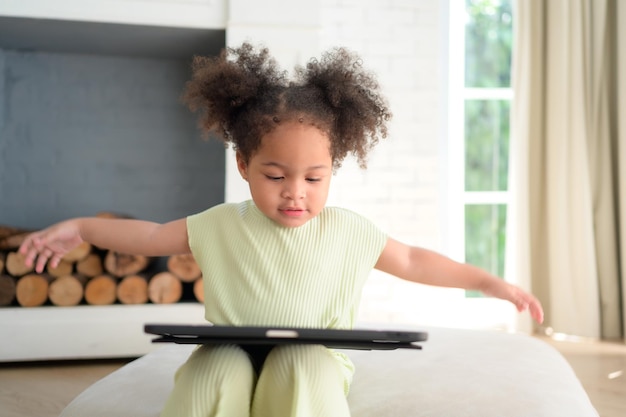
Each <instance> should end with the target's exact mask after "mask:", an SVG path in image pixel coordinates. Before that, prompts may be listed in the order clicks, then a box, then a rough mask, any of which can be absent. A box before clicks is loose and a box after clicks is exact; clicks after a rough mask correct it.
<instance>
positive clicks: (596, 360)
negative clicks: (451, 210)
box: [0, 338, 626, 417]
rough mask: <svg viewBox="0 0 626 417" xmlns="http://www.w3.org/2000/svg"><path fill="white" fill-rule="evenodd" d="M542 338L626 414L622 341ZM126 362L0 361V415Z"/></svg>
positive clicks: (53, 399)
mask: <svg viewBox="0 0 626 417" xmlns="http://www.w3.org/2000/svg"><path fill="white" fill-rule="evenodd" d="M543 340H545V341H547V342H548V343H550V344H552V345H553V346H554V347H555V348H556V349H558V350H559V351H560V352H561V353H562V354H563V356H564V357H565V358H566V359H567V360H568V361H569V363H570V364H571V365H572V368H573V369H574V371H575V372H576V374H577V375H578V377H579V378H580V380H581V382H582V384H583V386H584V387H585V389H586V390H587V393H588V394H589V397H590V399H591V402H592V403H593V404H594V405H595V407H596V409H597V410H598V413H599V414H600V417H624V416H626V345H624V344H619V343H607V342H602V343H599V342H589V341H582V342H571V341H557V340H553V339H547V338H543ZM127 362H128V360H105V361H68V362H51V363H36V364H0V416H1V417H32V416H37V417H58V415H59V413H60V412H61V410H62V409H63V408H64V407H65V406H66V405H67V404H68V403H69V402H70V401H71V400H72V399H73V398H74V397H75V396H76V395H78V394H79V393H80V392H81V391H82V390H84V389H85V388H87V387H88V386H89V385H91V384H92V383H94V382H95V381H97V380H98V379H100V378H102V377H104V376H105V375H107V374H109V373H111V372H113V371H115V370H116V369H118V368H119V367H121V366H123V365H124V364H125V363H127Z"/></svg>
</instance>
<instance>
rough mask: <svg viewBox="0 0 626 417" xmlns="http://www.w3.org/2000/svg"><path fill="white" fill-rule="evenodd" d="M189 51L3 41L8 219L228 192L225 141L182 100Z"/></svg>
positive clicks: (143, 206) (0, 191) (3, 219)
mask: <svg viewBox="0 0 626 417" xmlns="http://www.w3.org/2000/svg"><path fill="white" fill-rule="evenodd" d="M188 64H189V63H188V61H180V60H169V59H149V58H141V59H139V58H133V57H121V56H104V55H87V54H68V53H47V52H42V51H13V50H6V49H5V50H2V49H0V103H2V107H3V109H2V110H3V111H2V112H1V113H0V224H8V225H12V226H18V227H24V228H40V227H44V226H46V225H49V224H51V223H53V222H56V221H59V220H62V219H65V218H68V217H73V216H86V215H94V214H95V213H97V212H98V211H105V210H108V211H116V212H120V213H125V214H129V215H132V216H135V217H139V218H144V219H149V220H156V221H166V220H171V219H175V218H179V217H183V216H185V215H187V214H189V213H190V212H195V211H199V210H202V209H204V208H206V207H208V206H210V205H214V204H217V203H219V202H221V201H223V198H224V151H223V147H222V145H220V144H218V143H216V142H204V141H202V140H201V138H200V135H199V133H198V131H197V129H196V124H195V119H194V116H193V115H192V114H191V113H190V112H189V111H188V110H187V109H186V108H185V107H184V106H183V105H182V104H181V103H180V101H179V96H180V93H181V91H182V87H183V85H184V82H185V81H186V80H187V79H188V78H189V69H188V67H189V65H188Z"/></svg>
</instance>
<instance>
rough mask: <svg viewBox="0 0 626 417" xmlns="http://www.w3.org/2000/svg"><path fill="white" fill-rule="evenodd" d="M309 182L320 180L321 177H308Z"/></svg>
mask: <svg viewBox="0 0 626 417" xmlns="http://www.w3.org/2000/svg"><path fill="white" fill-rule="evenodd" d="M306 180H307V181H308V182H320V181H321V179H320V178H307V179H306Z"/></svg>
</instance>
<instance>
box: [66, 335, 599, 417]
mask: <svg viewBox="0 0 626 417" xmlns="http://www.w3.org/2000/svg"><path fill="white" fill-rule="evenodd" d="M420 330H422V329H420ZM424 330H426V331H428V332H429V340H428V341H427V342H424V343H423V344H422V345H423V350H406V349H399V350H395V351H357V350H346V351H345V352H347V353H348V355H349V356H350V357H351V359H352V360H353V361H354V363H355V365H356V369H357V370H356V374H355V377H354V382H353V384H352V388H351V392H350V396H349V397H348V400H349V404H350V409H351V414H352V416H353V417H392V416H398V417H417V416H420V417H559V416H564V417H598V413H597V412H596V410H595V409H594V407H593V406H592V404H591V402H590V401H589V398H588V396H587V394H586V392H585V391H584V389H583V387H582V385H581V384H580V381H579V380H578V378H577V377H576V375H575V374H574V372H573V370H572V368H571V367H570V366H569V364H568V363H567V362H566V361H565V359H564V358H563V357H562V356H561V355H560V354H559V352H558V351H556V350H555V349H554V348H553V347H551V346H550V345H549V344H547V343H545V342H543V341H541V340H538V339H536V338H532V337H530V336H526V335H521V334H508V333H501V332H493V331H479V330H460V329H444V328H426V329H424ZM192 348H193V346H191V345H164V346H163V347H162V348H159V349H157V350H156V351H154V352H152V353H149V354H147V355H145V356H143V357H141V358H139V359H137V360H135V361H133V362H131V363H129V364H127V365H126V366H124V367H122V368H120V369H119V370H117V371H116V372H114V373H112V374H110V375H108V376H107V377H105V378H103V379H102V380H100V381H98V382H96V383H95V384H94V385H92V386H91V387H89V388H88V389H87V390H85V391H84V392H83V393H82V394H80V395H79V396H78V397H77V398H76V399H74V401H73V402H72V403H71V404H69V405H68V406H67V407H66V408H65V410H64V411H63V412H62V413H61V415H60V417H156V416H158V415H159V411H160V409H161V407H162V405H163V403H164V401H165V399H166V398H167V396H168V393H169V391H170V390H171V389H172V386H173V377H174V372H175V371H176V369H177V368H178V366H180V365H181V364H182V363H183V362H184V361H185V360H186V358H187V357H188V355H189V354H190V352H191V349H192Z"/></svg>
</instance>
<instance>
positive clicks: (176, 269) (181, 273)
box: [167, 254, 201, 282]
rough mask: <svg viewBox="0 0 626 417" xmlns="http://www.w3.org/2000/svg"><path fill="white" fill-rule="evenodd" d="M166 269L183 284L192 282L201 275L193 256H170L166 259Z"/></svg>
mask: <svg viewBox="0 0 626 417" xmlns="http://www.w3.org/2000/svg"><path fill="white" fill-rule="evenodd" d="M167 269H168V271H169V272H171V273H172V274H174V275H176V276H177V277H178V278H179V279H180V280H181V281H183V282H194V281H195V280H196V279H197V278H198V277H199V276H200V274H201V271H200V267H199V266H198V264H197V263H196V260H195V259H194V257H193V255H191V254H181V255H172V256H170V257H169V258H168V259H167Z"/></svg>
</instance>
